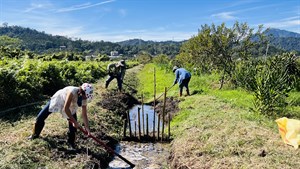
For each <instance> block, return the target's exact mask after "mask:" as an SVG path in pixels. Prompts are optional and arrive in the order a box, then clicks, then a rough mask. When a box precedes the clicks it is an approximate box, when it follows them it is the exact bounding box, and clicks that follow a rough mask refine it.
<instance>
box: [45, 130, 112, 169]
mask: <svg viewBox="0 0 300 169" xmlns="http://www.w3.org/2000/svg"><path fill="white" fill-rule="evenodd" d="M93 135H94V136H95V137H96V138H98V139H99V140H101V141H102V142H103V143H105V144H106V145H107V146H109V147H112V148H114V147H115V145H116V144H117V143H118V141H117V140H115V139H113V138H112V137H109V136H106V135H103V134H102V133H100V132H99V133H97V132H93ZM77 136H78V137H79V138H78V139H77V140H76V145H77V148H76V149H70V148H69V147H68V145H67V142H66V137H65V136H61V135H58V136H54V137H51V138H44V140H45V141H47V142H48V144H49V148H51V155H50V156H51V159H52V160H53V161H60V160H62V159H75V158H76V159H81V160H82V162H83V165H84V167H83V168H86V169H91V168H93V169H94V168H95V169H98V168H106V167H107V166H108V162H109V161H110V160H111V159H112V158H113V155H107V152H106V151H105V150H104V148H103V147H101V145H98V144H97V143H96V142H94V140H92V139H90V138H88V137H87V136H85V135H83V134H82V133H78V135H77Z"/></svg>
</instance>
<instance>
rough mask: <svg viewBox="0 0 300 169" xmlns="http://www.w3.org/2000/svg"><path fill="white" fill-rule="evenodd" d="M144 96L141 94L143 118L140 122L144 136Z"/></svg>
mask: <svg viewBox="0 0 300 169" xmlns="http://www.w3.org/2000/svg"><path fill="white" fill-rule="evenodd" d="M144 113H145V112H144V94H143V93H142V118H143V121H142V123H143V124H142V125H143V135H145V117H144Z"/></svg>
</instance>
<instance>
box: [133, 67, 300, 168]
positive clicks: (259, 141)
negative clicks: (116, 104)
mask: <svg viewBox="0 0 300 169" xmlns="http://www.w3.org/2000/svg"><path fill="white" fill-rule="evenodd" d="M153 67H155V65H153V64H149V65H146V66H145V67H144V69H143V70H142V71H141V72H140V73H139V75H138V77H139V78H140V80H141V83H142V84H141V88H143V92H144V93H153ZM217 79H218V77H217V76H215V75H211V76H200V77H196V76H193V77H192V79H191V83H190V89H191V93H194V94H193V95H192V96H189V97H182V98H180V100H181V102H180V104H179V107H180V111H179V112H178V114H177V115H176V116H175V117H174V119H173V120H172V122H171V133H172V137H173V139H174V140H173V141H172V143H171V147H172V148H171V158H170V167H171V168H195V169H196V168H197V169H198V168H298V166H299V164H300V162H299V159H298V156H299V154H300V153H299V151H298V150H295V149H294V148H293V147H291V146H287V145H285V144H284V143H283V141H282V140H281V138H280V135H279V133H278V128H277V125H276V123H275V121H274V120H275V118H268V117H265V116H262V115H260V114H257V113H254V112H252V111H250V108H251V107H252V102H253V96H252V95H251V94H250V93H248V92H245V91H243V90H229V89H228V90H226V89H223V90H218V87H219V86H218V84H217V81H218V80H217ZM156 80H157V92H158V93H162V92H163V88H164V86H170V85H171V84H172V82H173V80H174V74H172V72H169V73H166V72H165V71H164V70H162V69H160V68H158V67H156ZM139 91H141V90H139ZM147 96H148V97H152V96H151V94H148V95H147ZM168 96H175V97H178V86H176V87H174V88H172V89H171V90H170V91H169V92H168ZM292 96H293V97H295V99H294V100H299V98H298V97H299V93H298V95H296V94H295V93H294V94H292ZM297 98H298V99H297ZM289 109H292V110H293V112H292V114H298V115H299V113H300V112H299V106H294V107H291V108H289Z"/></svg>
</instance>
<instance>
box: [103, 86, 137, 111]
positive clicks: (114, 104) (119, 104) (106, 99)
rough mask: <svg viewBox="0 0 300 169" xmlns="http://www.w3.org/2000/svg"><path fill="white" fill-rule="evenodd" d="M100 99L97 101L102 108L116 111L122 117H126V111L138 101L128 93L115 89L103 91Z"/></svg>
mask: <svg viewBox="0 0 300 169" xmlns="http://www.w3.org/2000/svg"><path fill="white" fill-rule="evenodd" d="M101 98H102V100H101V101H99V102H98V103H97V105H98V106H101V107H102V108H104V109H107V110H109V111H112V112H114V113H117V114H119V115H121V116H123V117H126V116H124V115H126V111H125V110H129V109H130V108H132V107H133V106H134V105H135V104H138V103H139V101H138V100H137V99H136V98H134V97H133V96H132V95H130V94H129V93H123V92H119V91H117V90H109V91H108V92H104V93H103V94H102V96H101Z"/></svg>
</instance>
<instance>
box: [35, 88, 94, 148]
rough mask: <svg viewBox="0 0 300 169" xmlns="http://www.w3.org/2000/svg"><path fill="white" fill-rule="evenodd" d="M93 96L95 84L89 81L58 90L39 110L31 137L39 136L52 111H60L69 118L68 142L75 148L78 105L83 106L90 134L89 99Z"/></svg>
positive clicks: (85, 122)
mask: <svg viewBox="0 0 300 169" xmlns="http://www.w3.org/2000/svg"><path fill="white" fill-rule="evenodd" d="M92 97H93V86H92V85H91V84H89V83H83V84H82V85H81V86H79V87H76V86H67V87H65V88H63V89H60V90H58V91H57V92H56V93H55V94H54V95H53V96H52V97H51V99H50V101H49V102H48V103H47V104H46V105H45V107H44V108H43V109H42V110H41V111H40V112H39V114H38V115H37V118H36V122H35V125H34V128H33V133H32V135H31V136H30V137H29V139H36V138H39V136H40V133H41V131H42V130H43V128H44V125H45V120H46V119H47V117H48V116H49V115H50V114H51V113H52V112H59V113H61V114H62V117H64V118H66V119H68V120H69V131H68V144H69V146H70V148H72V149H75V148H76V146H75V135H76V129H77V128H79V127H80V125H79V123H78V122H77V115H76V111H77V109H78V107H81V108H82V119H83V123H84V126H85V130H86V132H87V133H88V135H90V129H89V123H88V116H87V101H88V100H91V99H92Z"/></svg>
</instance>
